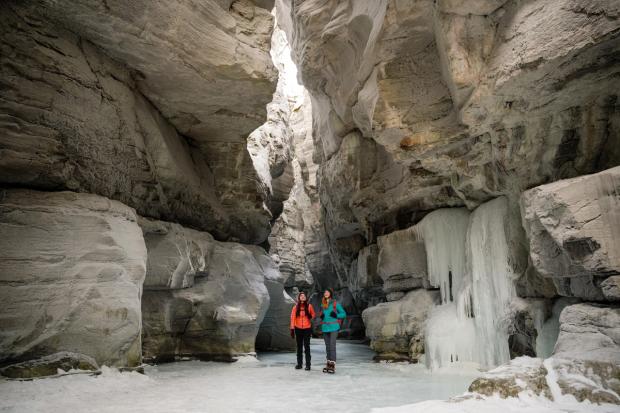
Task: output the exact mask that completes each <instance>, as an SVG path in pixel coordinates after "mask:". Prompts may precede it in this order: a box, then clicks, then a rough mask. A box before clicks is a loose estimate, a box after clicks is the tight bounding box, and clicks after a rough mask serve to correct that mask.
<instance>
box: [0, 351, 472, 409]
mask: <svg viewBox="0 0 620 413" xmlns="http://www.w3.org/2000/svg"><path fill="white" fill-rule="evenodd" d="M373 355H374V353H373V352H372V351H371V350H370V349H369V348H368V347H367V346H365V345H362V344H354V343H349V342H343V341H339V342H338V359H339V361H338V363H337V373H336V374H335V375H325V374H323V373H322V372H321V368H322V364H323V363H324V360H325V351H324V344H323V342H322V341H321V340H313V341H312V356H313V370H312V371H311V372H306V371H304V370H295V369H294V368H293V366H294V364H295V354H293V353H265V354H259V356H258V361H256V360H253V358H252V357H244V358H243V359H242V360H240V362H236V363H232V364H227V363H215V362H199V361H186V362H177V363H170V364H161V365H159V366H152V367H147V368H146V375H141V374H138V373H119V372H118V371H117V370H114V369H109V368H105V367H104V368H102V374H101V375H100V376H96V377H93V376H84V375H77V376H66V377H62V378H56V379H40V380H35V381H23V382H17V381H11V382H8V381H4V382H2V381H0V411H1V412H3V413H7V412H10V413H18V412H19V413H25V412H28V413H37V412H45V413H67V412H73V413H78V412H89V413H107V412H110V413H111V412H114V413H124V412H131V413H181V412H183V413H196V412H201V413H204V412H214V413H226V412H246V413H249V412H256V413H261V412H271V413H278V412H291V411H300V412H301V411H314V412H324V411H337V412H351V413H353V412H355V413H363V412H370V410H371V409H372V408H374V407H385V406H398V405H402V404H408V403H414V402H419V401H424V400H429V399H445V398H448V397H451V396H454V395H457V394H460V393H462V392H463V391H465V390H466V389H467V386H468V385H469V383H470V382H471V381H472V380H473V378H474V377H475V376H476V373H477V372H476V371H458V372H454V373H450V372H442V373H441V374H438V373H430V372H429V371H428V370H426V369H425V368H424V367H423V366H422V365H413V364H403V363H374V362H373V361H372V356H373Z"/></svg>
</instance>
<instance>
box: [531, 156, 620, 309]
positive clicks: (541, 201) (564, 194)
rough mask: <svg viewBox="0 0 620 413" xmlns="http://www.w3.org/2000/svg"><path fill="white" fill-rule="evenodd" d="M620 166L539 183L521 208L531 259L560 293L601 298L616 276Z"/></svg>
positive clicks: (619, 266) (619, 253)
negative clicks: (604, 286) (607, 283)
mask: <svg viewBox="0 0 620 413" xmlns="http://www.w3.org/2000/svg"><path fill="white" fill-rule="evenodd" d="M619 191H620V167H616V168H612V169H608V170H606V171H603V172H600V173H597V174H593V175H585V176H581V177H579V178H573V179H567V180H563V181H558V182H554V183H551V184H547V185H542V186H539V187H536V188H534V189H531V190H529V191H526V192H524V194H523V197H522V200H521V204H522V207H521V208H522V214H523V223H524V226H525V229H526V231H527V233H528V238H529V243H530V257H531V260H532V263H533V265H534V266H535V267H536V270H537V271H538V272H539V273H541V274H542V275H543V276H545V277H548V278H552V279H553V280H554V282H555V283H556V286H557V287H558V291H559V292H560V294H563V295H574V296H577V297H581V298H585V299H593V300H602V299H604V295H603V293H602V292H601V290H600V286H599V284H600V282H601V281H602V280H603V279H605V278H606V277H608V276H609V275H615V274H618V273H619V272H620V196H619V195H618V194H619Z"/></svg>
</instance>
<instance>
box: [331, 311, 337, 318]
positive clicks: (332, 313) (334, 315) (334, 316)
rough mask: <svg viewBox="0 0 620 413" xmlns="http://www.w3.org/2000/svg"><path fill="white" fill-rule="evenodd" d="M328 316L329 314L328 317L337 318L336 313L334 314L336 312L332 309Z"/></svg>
mask: <svg viewBox="0 0 620 413" xmlns="http://www.w3.org/2000/svg"><path fill="white" fill-rule="evenodd" d="M329 316H330V317H333V318H338V314H336V312H335V311H334V310H332V311H331V312H330V313H329Z"/></svg>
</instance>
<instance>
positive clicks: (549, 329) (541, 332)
mask: <svg viewBox="0 0 620 413" xmlns="http://www.w3.org/2000/svg"><path fill="white" fill-rule="evenodd" d="M573 303H575V300H573V299H570V298H560V299H558V300H557V301H556V302H555V303H554V304H553V309H552V310H551V317H549V319H547V320H546V321H544V322H543V323H540V322H539V321H538V320H535V321H536V330H537V332H538V337H536V357H540V358H543V359H544V358H547V357H551V355H552V354H553V349H554V347H555V342H556V341H557V340H558V335H559V334H560V313H561V312H562V310H563V309H564V308H565V307H567V306H569V305H571V304H573Z"/></svg>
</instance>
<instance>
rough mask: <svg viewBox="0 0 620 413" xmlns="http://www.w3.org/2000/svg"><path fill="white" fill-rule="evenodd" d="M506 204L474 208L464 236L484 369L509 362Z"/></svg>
mask: <svg viewBox="0 0 620 413" xmlns="http://www.w3.org/2000/svg"><path fill="white" fill-rule="evenodd" d="M507 202H508V201H507V200H506V198H504V197H501V198H496V199H494V200H492V201H490V202H487V203H486V204H483V205H481V206H480V207H478V208H477V209H476V210H475V211H474V212H473V213H472V215H471V220H470V225H469V229H468V233H467V238H468V243H469V249H468V264H469V267H470V269H471V273H472V298H473V304H474V323H475V326H476V335H477V338H478V340H479V341H480V343H481V345H480V346H479V347H478V349H479V355H478V362H479V363H481V364H482V365H483V366H485V367H492V366H497V365H499V364H502V363H505V362H507V361H509V360H510V351H509V348H508V308H509V305H510V301H511V300H512V297H514V296H515V295H516V293H515V287H514V283H513V281H514V280H515V279H516V278H517V274H515V273H514V271H513V268H512V266H511V265H510V262H509V261H510V260H509V250H508V248H509V245H508V241H507V239H506V229H505V228H506V225H507V222H506V220H507V216H508V204H507Z"/></svg>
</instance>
